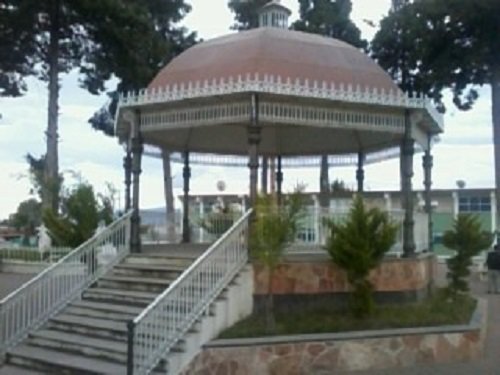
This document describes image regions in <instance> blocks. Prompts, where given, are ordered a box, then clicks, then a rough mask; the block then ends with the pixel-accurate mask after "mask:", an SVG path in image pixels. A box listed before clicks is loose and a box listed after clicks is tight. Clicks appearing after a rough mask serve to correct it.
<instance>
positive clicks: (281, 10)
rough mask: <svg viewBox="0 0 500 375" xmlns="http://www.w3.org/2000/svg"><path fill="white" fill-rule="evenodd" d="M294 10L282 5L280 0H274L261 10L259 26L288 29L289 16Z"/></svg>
mask: <svg viewBox="0 0 500 375" xmlns="http://www.w3.org/2000/svg"><path fill="white" fill-rule="evenodd" d="M291 14H292V12H291V11H290V9H288V8H287V7H285V6H283V5H281V3H280V0H272V1H271V2H269V3H267V4H266V5H264V6H263V7H262V8H261V9H260V10H259V13H258V15H259V27H277V28H279V29H288V17H290V15H291Z"/></svg>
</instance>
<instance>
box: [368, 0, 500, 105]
mask: <svg viewBox="0 0 500 375" xmlns="http://www.w3.org/2000/svg"><path fill="white" fill-rule="evenodd" d="M499 32H500V3H499V2H498V1H496V0H484V1H475V0H463V1H460V2H457V1H454V0H420V1H413V2H411V3H407V4H405V5H402V6H401V7H399V9H398V10H397V11H393V12H391V13H389V15H388V16H387V17H386V18H384V19H383V20H382V23H381V25H380V30H379V31H378V32H377V34H376V35H375V38H374V40H373V42H372V53H373V56H374V57H375V58H376V59H377V61H378V62H379V64H380V65H381V66H382V67H384V68H385V69H386V70H387V71H388V72H389V73H390V74H391V75H392V76H393V78H395V79H397V80H398V82H400V84H401V86H402V89H403V90H404V91H406V92H409V93H417V92H418V93H424V94H427V95H430V96H431V97H433V98H434V99H435V100H436V102H437V103H438V104H439V105H440V106H441V108H444V107H443V105H442V101H441V99H442V90H443V89H444V88H450V89H451V90H452V91H453V95H454V102H455V104H456V105H457V106H458V107H459V108H460V109H469V108H470V107H471V105H472V104H473V103H474V101H475V99H476V98H477V92H476V91H475V90H474V88H472V87H470V86H469V85H471V84H474V85H483V84H489V83H491V82H492V80H493V78H494V77H493V76H494V73H495V72H498V69H499V68H500V51H499V48H498V47H499V46H500V44H499V42H498V38H497V37H496V35H498V33H499Z"/></svg>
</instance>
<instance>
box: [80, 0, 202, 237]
mask: <svg viewBox="0 0 500 375" xmlns="http://www.w3.org/2000/svg"><path fill="white" fill-rule="evenodd" d="M145 5H146V6H147V8H148V12H149V16H150V17H151V19H152V20H153V23H154V25H155V29H156V30H158V33H159V36H160V38H161V40H162V41H163V43H164V44H165V45H166V46H167V47H168V48H167V49H166V50H162V51H161V54H156V55H154V56H152V57H151V58H150V59H149V60H148V61H147V62H145V63H146V64H149V65H148V70H149V73H148V74H145V75H143V76H140V77H137V76H136V75H135V74H134V72H133V71H131V72H130V73H131V74H127V75H123V76H122V77H121V81H120V82H119V83H118V85H117V87H116V89H115V90H114V91H112V92H109V93H108V96H109V98H108V101H107V102H106V103H105V104H104V105H103V106H102V107H101V108H100V109H99V110H98V111H97V112H96V113H94V115H93V116H92V117H91V118H90V119H89V123H90V125H91V126H92V127H93V128H94V129H95V130H98V131H102V132H103V133H104V134H106V135H108V136H114V117H115V114H116V109H117V105H118V93H119V91H128V90H137V89H140V88H143V87H145V86H147V85H148V83H149V82H150V81H151V80H152V79H153V77H154V75H155V74H156V73H157V72H158V70H159V69H160V68H161V67H163V66H164V65H166V64H167V63H168V62H169V61H170V60H171V59H172V58H174V57H175V56H177V55H178V54H180V53H181V52H183V51H184V50H185V49H187V48H189V47H191V46H192V45H194V44H195V43H196V42H197V36H196V33H194V32H188V31H187V29H186V28H184V27H178V26H177V25H176V22H178V21H180V20H181V19H182V18H183V16H184V15H185V13H186V12H187V11H189V9H190V8H189V7H187V6H186V5H185V4H184V0H174V1H172V0H171V1H165V0H160V1H158V0H148V1H146V2H145ZM161 157H162V164H163V181H164V193H165V194H164V196H165V205H166V223H167V239H169V240H174V238H175V206H174V195H173V186H172V176H171V165H170V153H169V152H168V151H167V150H162V151H161Z"/></svg>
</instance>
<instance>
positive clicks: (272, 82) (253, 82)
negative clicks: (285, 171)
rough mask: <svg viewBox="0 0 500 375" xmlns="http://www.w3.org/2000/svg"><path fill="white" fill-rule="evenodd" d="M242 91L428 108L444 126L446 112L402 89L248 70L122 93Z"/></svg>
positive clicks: (156, 95)
mask: <svg viewBox="0 0 500 375" xmlns="http://www.w3.org/2000/svg"><path fill="white" fill-rule="evenodd" d="M240 92H262V93H271V94H281V95H292V96H303V97H307V98H318V99H327V100H335V101H343V102H349V103H360V104H376V105H384V106H394V107H403V108H415V109H424V110H426V111H427V113H428V114H429V116H430V117H431V118H432V119H433V120H434V122H435V123H436V124H437V126H438V127H439V128H440V129H441V130H442V129H443V128H444V126H443V116H442V115H441V114H440V113H438V112H437V110H436V109H435V107H434V106H433V105H432V103H431V101H430V100H429V99H428V98H425V97H416V98H410V97H408V96H406V95H405V94H403V93H402V92H401V91H384V90H377V89H376V88H366V87H360V86H352V85H344V84H342V83H340V84H335V83H333V82H326V81H323V82H318V81H309V80H299V79H296V80H291V79H290V78H282V77H280V76H273V75H269V74H258V73H255V74H250V73H249V74H246V75H245V76H241V75H240V76H238V77H229V78H221V79H219V80H215V79H214V80H212V81H202V82H199V81H197V82H189V83H186V84H181V85H176V84H174V85H172V86H166V87H164V88H161V89H144V90H140V91H139V92H128V93H125V94H123V95H122V96H120V100H119V106H120V107H129V106H137V105H144V104H155V103H165V102H171V101H178V100H183V99H190V98H199V97H205V96H212V95H224V94H235V93H240Z"/></svg>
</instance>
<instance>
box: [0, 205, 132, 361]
mask: <svg viewBox="0 0 500 375" xmlns="http://www.w3.org/2000/svg"><path fill="white" fill-rule="evenodd" d="M130 217H131V212H129V213H127V214H126V215H124V216H122V217H121V218H119V219H118V220H116V221H114V222H113V223H112V224H110V225H109V226H108V227H107V228H106V229H105V230H103V231H102V232H100V233H98V234H96V235H94V236H93V237H92V238H90V239H89V240H87V241H86V242H84V243H83V244H82V245H80V246H79V247H78V248H76V249H75V250H73V251H71V252H70V253H69V254H68V255H66V256H64V257H63V258H61V259H60V260H59V261H58V262H57V263H54V264H53V265H52V266H50V267H48V268H47V269H45V270H44V271H43V272H41V273H40V274H39V275H37V276H36V277H35V278H33V279H31V280H30V281H28V282H27V283H26V284H24V285H23V286H21V287H20V288H19V289H17V290H16V291H14V292H12V293H11V294H9V295H8V296H7V297H5V298H4V299H3V300H1V301H0V358H3V356H4V354H5V352H6V350H7V349H9V348H10V347H12V346H13V345H15V344H16V343H18V342H19V341H20V340H22V339H23V338H24V337H26V336H27V334H28V333H29V332H30V331H31V330H33V329H36V328H37V327H39V326H41V325H42V324H43V323H45V322H46V321H47V320H48V319H49V318H51V317H52V316H54V315H55V314H56V313H57V312H58V311H59V310H61V309H62V308H63V307H65V306H66V305H67V304H68V303H70V302H71V301H72V300H73V299H76V298H78V297H79V296H80V294H81V292H82V291H83V290H84V289H85V288H86V287H87V286H89V285H90V284H91V283H92V282H93V281H94V280H95V279H96V278H98V277H99V276H100V275H102V274H103V273H105V272H106V271H107V270H109V269H110V268H111V267H112V266H113V265H115V264H116V263H117V262H119V261H120V260H121V259H122V258H123V257H124V256H125V255H127V254H128V253H129V250H130V247H129V242H130V241H129V240H130Z"/></svg>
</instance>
